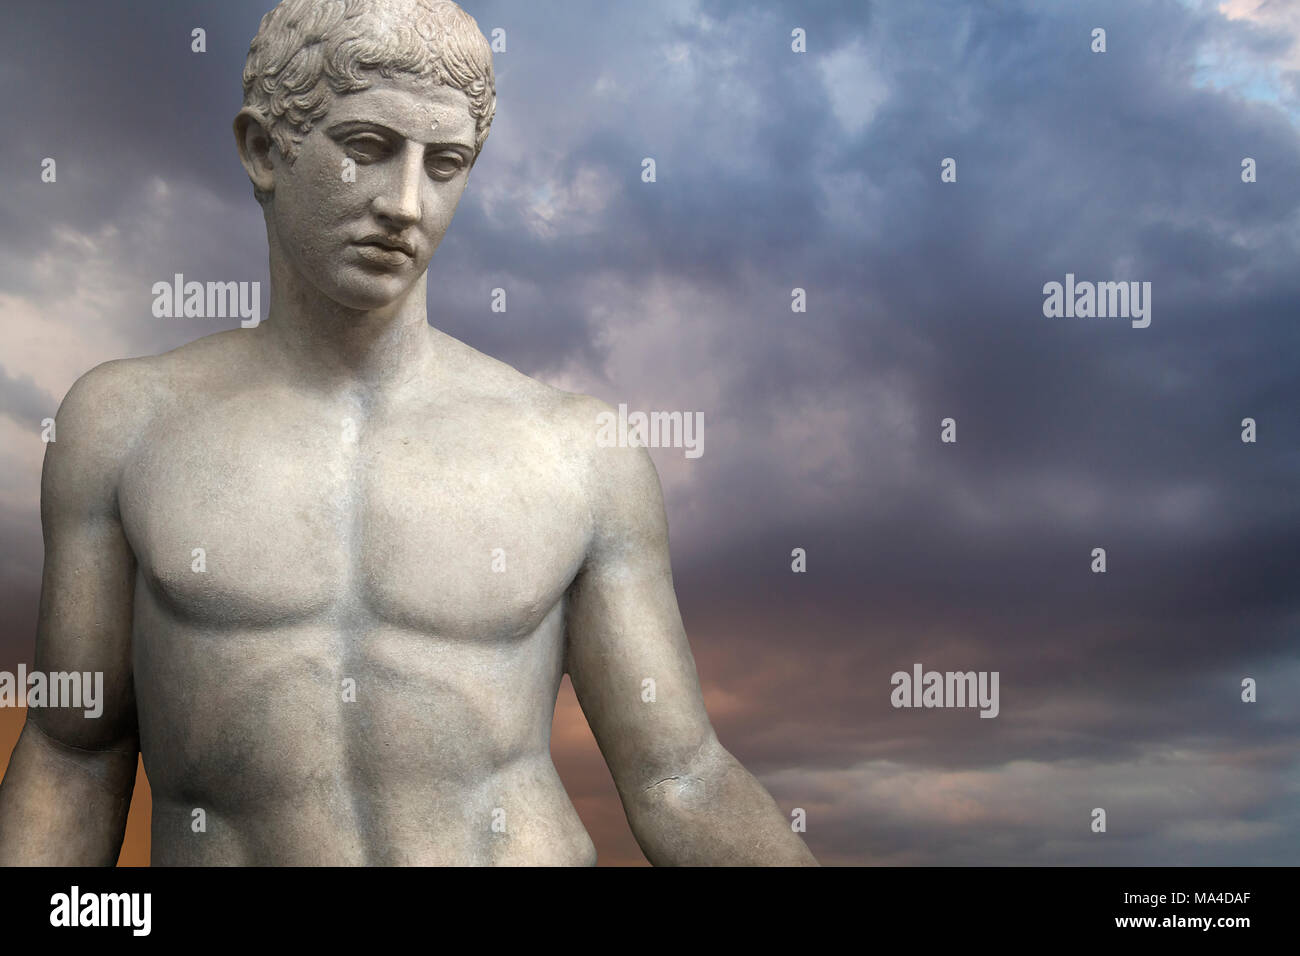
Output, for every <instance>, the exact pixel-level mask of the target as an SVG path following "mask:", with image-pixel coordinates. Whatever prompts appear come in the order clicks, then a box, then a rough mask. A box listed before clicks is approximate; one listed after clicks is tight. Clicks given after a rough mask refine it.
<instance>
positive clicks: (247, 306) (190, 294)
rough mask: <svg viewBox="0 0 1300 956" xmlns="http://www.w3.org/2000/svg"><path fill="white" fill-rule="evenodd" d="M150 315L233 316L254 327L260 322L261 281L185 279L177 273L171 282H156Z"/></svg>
mask: <svg viewBox="0 0 1300 956" xmlns="http://www.w3.org/2000/svg"><path fill="white" fill-rule="evenodd" d="M150 291H151V292H153V297H154V298H153V314H154V318H157V319H232V318H234V317H235V316H238V317H239V319H240V322H239V324H240V326H242V327H243V328H245V329H255V328H257V325H258V323H259V322H261V321H262V283H260V282H206V283H204V282H186V281H185V276H184V275H183V274H182V273H179V272H178V273H176V274H175V275H174V276H173V277H172V281H171V282H155V283H154V284H153V288H152V289H151V290H150Z"/></svg>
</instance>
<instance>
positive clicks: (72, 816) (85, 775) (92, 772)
mask: <svg viewBox="0 0 1300 956" xmlns="http://www.w3.org/2000/svg"><path fill="white" fill-rule="evenodd" d="M136 762H137V756H136V754H134V753H128V752H125V751H92V750H78V749H77V748H74V747H69V746H68V745H66V744H62V743H60V742H58V741H56V740H54V739H52V738H50V737H47V736H46V735H45V734H44V733H43V732H42V731H41V729H40V728H39V727H37V726H36V724H35V723H34V722H33V721H32V720H31V718H30V717H29V718H28V720H27V723H26V724H25V725H24V727H23V732H22V735H21V736H20V737H19V738H18V743H17V744H16V745H15V746H14V750H13V755H12V756H11V757H10V759H9V767H8V769H7V770H6V771H5V775H4V779H3V781H0V865H3V866H113V865H115V864H116V863H117V857H118V853H119V852H120V850H121V847H122V837H123V834H124V833H125V831H126V817H127V812H128V810H129V809H130V804H131V792H132V790H133V788H134V785H135V769H136Z"/></svg>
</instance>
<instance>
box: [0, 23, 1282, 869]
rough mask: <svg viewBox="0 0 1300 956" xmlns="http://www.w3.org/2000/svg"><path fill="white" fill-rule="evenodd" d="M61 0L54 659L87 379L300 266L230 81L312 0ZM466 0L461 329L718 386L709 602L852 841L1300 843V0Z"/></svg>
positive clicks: (1001, 860)
mask: <svg viewBox="0 0 1300 956" xmlns="http://www.w3.org/2000/svg"><path fill="white" fill-rule="evenodd" d="M28 6H29V9H28V10H26V11H19V10H18V8H17V7H13V6H11V7H10V8H9V9H8V10H7V12H6V14H5V15H4V21H5V22H4V29H3V30H0V77H2V78H3V83H4V88H5V90H6V94H7V95H6V97H5V102H4V107H3V109H4V112H5V114H6V123H5V126H6V129H7V130H8V132H9V135H7V136H6V137H4V138H3V139H2V140H0V169H3V171H4V174H5V176H4V189H3V190H0V243H2V244H3V245H2V246H0V541H2V543H3V550H2V552H0V668H8V669H12V668H13V667H14V666H15V665H16V663H17V662H18V661H20V660H25V661H27V662H28V663H30V661H31V655H32V646H33V637H34V629H35V618H36V608H37V601H38V596H39V585H40V571H41V561H42V547H41V537H40V523H39V513H38V502H39V478H40V467H41V459H42V455H43V451H44V446H43V445H42V443H41V439H40V424H39V423H40V420H41V419H43V418H45V417H47V416H51V415H53V413H54V411H55V409H56V408H57V407H58V403H59V400H60V399H61V398H62V396H63V395H64V394H65V392H66V391H67V389H68V387H69V386H70V385H71V384H72V383H73V381H75V379H76V378H77V377H78V376H79V375H81V374H82V373H84V372H85V371H86V370H88V369H90V368H91V367H93V366H95V365H96V364H98V363H100V362H103V361H106V360H108V359H113V358H121V357H125V356H136V355H146V354H154V353H158V352H162V351H166V350H168V349H171V348H174V347H176V346H179V345H181V344H183V343H185V342H188V341H191V340H192V339H194V338H197V337H199V336H202V335H206V334H210V333H212V332H216V331H220V330H221V329H223V328H229V327H233V326H234V325H235V321H233V320H211V319H188V320H184V319H180V320H177V319H157V318H154V316H153V315H152V311H151V308H150V306H151V303H152V293H151V287H152V285H153V283H154V282H157V281H159V280H167V279H169V278H170V277H171V276H172V275H173V274H174V273H177V272H180V273H184V274H186V275H187V276H203V277H210V278H220V279H226V280H236V279H247V280H260V281H262V282H264V283H265V282H266V281H267V268H266V261H265V257H266V249H265V232H264V228H263V225H262V220H261V214H260V210H259V209H258V207H257V205H256V203H255V202H254V201H253V199H252V196H251V188H250V186H249V183H248V180H247V177H246V176H245V174H244V172H243V170H242V169H241V167H240V166H239V163H238V161H237V158H236V154H235V150H234V145H233V137H232V135H231V132H230V121H231V119H232V118H233V116H234V114H235V112H236V111H237V110H238V108H239V104H240V99H241V90H240V71H241V69H242V65H243V60H244V56H245V54H246V53H247V49H248V43H249V40H250V39H251V38H252V36H253V34H254V33H255V32H256V29H257V25H258V22H259V19H260V17H261V15H262V13H264V12H265V10H266V9H267V8H268V6H269V3H268V0H220V2H217V0H208V2H198V0H166V2H163V0H155V2H151V3H146V2H131V3H127V2H124V0H93V2H91V0H85V2H72V0H44V2H41V3H35V2H32V3H30V4H29V5H28ZM463 6H464V7H465V9H466V10H467V11H468V12H469V13H470V14H472V15H473V16H474V17H475V18H476V19H477V21H478V23H479V26H480V28H482V30H483V31H484V32H485V33H490V32H491V31H492V30H494V29H497V28H500V29H503V30H504V31H505V36H506V40H507V50H506V51H505V52H503V53H498V54H497V55H496V59H495V65H496V71H497V96H498V104H497V114H496V121H495V123H494V124H493V126H492V131H491V135H490V136H489V138H488V141H487V145H486V147H485V149H484V152H483V154H482V156H481V158H480V159H479V161H478V164H477V166H476V167H475V170H474V173H473V176H472V177H471V180H470V184H469V188H468V190H467V192H466V194H465V197H464V199H463V200H462V202H461V205H460V209H459V212H458V213H457V216H456V219H455V221H454V223H453V225H452V228H451V231H450V232H449V234H448V236H447V238H446V240H445V241H444V242H443V243H442V245H441V247H440V248H439V251H438V253H437V255H436V256H435V258H434V260H433V265H432V268H431V270H430V276H429V288H430V301H431V306H430V321H431V322H432V323H433V324H434V325H436V326H437V327H439V328H441V329H443V330H444V331H446V332H448V333H450V334H451V335H454V336H456V337H457V338H460V339H461V340H463V341H465V342H467V343H469V344H470V345H472V346H474V347H476V348H478V349H480V350H481V351H484V352H486V353H488V354H490V355H493V356H495V357H497V358H500V359H502V360H504V361H506V362H509V363H510V364H512V365H514V366H515V367H516V368H518V369H520V370H521V371H524V372H526V373H528V374H530V375H533V376H535V377H537V378H539V379H541V380H543V381H546V382H549V383H551V384H553V385H557V386H559V387H562V388H567V389H571V390H575V391H581V392H586V393H589V394H593V395H596V396H599V397H600V398H602V399H604V400H606V401H608V402H611V403H614V404H617V403H619V402H626V403H627V404H628V405H629V406H630V407H632V408H650V409H656V408H657V409H685V410H699V411H702V412H703V414H704V419H705V433H704V439H705V441H704V454H703V455H702V456H701V457H699V458H696V459H686V458H685V457H684V456H683V454H682V452H681V451H680V450H672V449H660V450H656V451H655V453H654V454H655V460H656V463H657V464H658V466H659V471H660V475H661V478H662V481H663V484H664V488H665V493H666V499H667V508H668V518H669V524H670V528H671V533H672V549H673V566H674V576H675V581H676V587H677V595H678V599H679V601H680V604H681V608H682V613H683V617H684V620H685V623H686V627H687V631H688V633H689V634H690V637H691V643H692V647H693V649H694V652H695V655H696V660H697V663H698V666H699V670H700V677H701V681H702V683H703V686H704V688H705V694H706V700H707V702H708V704H709V709H710V713H711V714H712V716H713V720H714V724H715V726H716V728H717V730H718V734H719V737H720V739H721V740H722V742H723V744H724V745H726V746H727V747H728V749H730V750H731V751H732V752H733V753H734V754H735V755H736V756H737V757H738V758H740V760H741V761H742V762H743V763H744V764H745V765H746V766H747V767H748V768H749V769H750V770H751V771H753V772H754V773H755V774H756V775H757V776H758V777H759V778H760V779H761V780H762V781H763V782H764V783H765V784H766V785H767V786H768V788H769V789H770V790H771V792H772V794H773V796H774V797H775V798H776V800H777V802H778V803H779V804H780V805H781V806H782V808H783V809H784V810H785V811H786V812H790V811H791V810H792V809H793V808H796V807H802V808H804V809H805V810H806V811H807V815H808V831H807V835H806V838H807V841H808V843H809V845H810V847H811V848H812V849H813V851H814V852H815V853H816V854H817V855H818V857H819V858H820V859H821V860H822V861H823V862H826V863H841V864H954V865H964V864H1059V863H1068V864H1103V863H1114V864H1185V863H1187V864H1191V863H1210V864H1255V863H1270V864H1279V863H1295V862H1297V860H1300V766H1298V765H1297V752H1298V744H1300V589H1298V588H1297V586H1296V581H1297V568H1298V567H1300V560H1297V559H1298V558H1300V494H1297V485H1298V481H1297V479H1298V478H1300V454H1298V451H1297V450H1298V449H1300V421H1298V420H1297V418H1296V410H1297V408H1300V382H1297V377H1296V375H1295V372H1294V370H1295V368H1296V362H1297V349H1298V348H1300V333H1298V332H1297V326H1296V320H1297V317H1298V316H1300V310H1298V309H1297V306H1298V305H1300V268H1297V262H1298V261H1300V177H1298V176H1297V169H1300V136H1298V131H1300V2H1292V0H1286V2H1283V0H1231V2H1226V3H1219V2H1200V0H1113V2H1091V0H1087V2H1077V3H1075V2H1072V3H1060V2H1054V0H1053V2H1049V0H1040V2H1028V0H1023V2H1022V0H985V2H978V3H974V2H958V0H952V2H948V0H924V2H921V0H917V2H911V0H892V2H878V3H871V2H864V0H844V2H839V3H832V2H795V0H789V2H785V3H781V2H764V3H761V4H757V3H751V2H731V0H657V2H655V3H652V4H630V3H629V4H611V3H607V2H595V0H589V2H573V0H562V2H556V3H546V4H539V3H534V2H531V0H530V2H522V0H498V2H488V0H481V2H480V0H467V2H465V3H464V4H463ZM196 26H201V27H203V28H204V29H205V30H206V33H207V52H206V53H203V54H196V53H193V52H191V49H190V31H191V29H193V28H194V27H196ZM1096 27H1102V28H1104V29H1105V30H1106V47H1107V49H1106V52H1105V53H1094V52H1092V51H1091V49H1090V46H1091V44H1092V31H1093V29H1094V28H1096ZM796 28H801V29H802V30H803V31H805V32H806V37H807V50H806V52H803V53H798V52H794V51H792V49H791V43H792V39H791V33H792V31H793V30H795V29H796ZM45 157H53V158H55V159H56V161H57V164H58V165H57V173H58V180H57V182H56V183H53V184H49V183H42V182H41V177H40V172H41V161H42V159H43V158H45ZM645 157H653V158H654V160H655V162H656V165H657V182H655V183H653V184H648V183H644V182H642V179H641V168H642V167H641V163H642V159H643V158H645ZM948 157H950V158H952V159H955V160H956V169H957V181H956V182H942V181H941V178H940V173H941V163H942V161H943V160H944V159H945V158H948ZM1246 157H1250V158H1252V159H1253V160H1254V161H1255V164H1256V169H1257V178H1258V181H1257V182H1255V183H1243V182H1242V160H1243V159H1244V158H1246ZM1067 273H1072V274H1074V275H1075V276H1076V277H1077V278H1078V279H1080V280H1091V281H1101V280H1126V281H1127V280H1135V281H1145V282H1150V283H1151V288H1152V299H1151V306H1152V311H1151V324H1150V326H1149V327H1148V328H1145V329H1139V328H1133V327H1132V326H1131V324H1130V322H1128V321H1127V320H1124V319H1095V318H1094V319H1086V318H1047V317H1045V316H1044V314H1043V298H1044V296H1043V286H1044V284H1045V283H1047V282H1051V281H1058V282H1061V281H1064V278H1065V276H1066V274H1067ZM496 287H503V288H506V289H507V290H508V294H509V311H508V312H507V313H504V314H503V313H496V312H492V311H491V310H490V308H489V305H490V294H491V290H492V289H493V288H496ZM795 288H801V289H804V290H806V295H807V311H806V312H792V310H791V290H792V289H795ZM1245 417H1250V418H1253V419H1255V420H1256V422H1257V423H1258V441H1257V442H1256V443H1254V444H1246V443H1243V442H1242V440H1241V420H1242V419H1243V418H1245ZM945 418H952V419H954V420H955V421H956V423H957V424H956V428H957V441H956V443H944V442H941V441H940V422H941V420H943V419H945ZM1096 547H1104V548H1105V549H1106V555H1107V571H1106V573H1105V574H1094V573H1093V572H1092V571H1091V569H1090V565H1091V562H1092V556H1091V552H1092V549H1093V548H1096ZM793 548H804V549H806V552H807V555H808V561H807V572H806V573H803V574H796V573H792V571H791V566H790V565H791V558H790V554H791V550H792V549H793ZM917 662H920V663H922V664H924V665H925V667H926V668H927V669H930V668H933V669H937V670H985V671H997V672H998V673H999V675H1000V696H1001V701H1000V704H1001V710H1000V714H999V715H998V717H997V718H996V719H991V720H989V719H980V718H979V717H978V715H977V713H976V712H975V711H973V710H939V709H933V710H924V709H922V710H913V709H895V708H893V707H891V704H890V692H891V690H892V687H891V684H890V676H891V674H893V673H894V672H895V671H898V670H906V671H910V670H911V668H912V665H913V664H914V663H917ZM1245 677H1253V678H1255V679H1256V680H1257V681H1258V688H1259V689H1258V695H1259V699H1258V702H1257V703H1253V704H1247V703H1243V702H1242V701H1241V699H1240V695H1241V682H1242V679H1243V678H1245ZM19 720H20V715H19V714H17V713H15V712H14V711H7V712H0V721H2V722H0V730H2V731H3V733H4V737H3V739H2V740H0V759H2V758H3V756H4V754H5V753H7V752H8V750H9V748H10V747H11V746H12V741H13V739H14V737H15V736H16V733H17V730H18V726H19ZM553 752H554V755H555V760H556V764H557V766H558V767H559V769H560V772H561V775H562V777H563V778H564V780H565V783H566V786H567V787H568V788H569V791H570V793H571V795H572V797H573V799H574V802H575V804H576V805H577V807H578V809H579V812H580V814H581V816H582V817H583V820H584V821H585V823H586V824H587V827H588V829H589V830H590V832H591V833H592V836H593V838H594V839H595V842H596V845H597V848H598V850H599V852H600V859H601V862H602V863H605V864H618V863H637V862H644V859H643V858H642V856H641V854H640V852H639V850H638V849H637V847H636V844H635V841H634V840H633V839H632V837H631V834H630V832H629V831H628V828H627V825H626V823H625V822H624V820H623V817H622V812H621V808H620V806H619V804H618V801H617V798H616V796H615V793H614V789H613V786H612V783H611V782H610V779H609V775H608V771H607V770H606V769H605V767H604V764H603V762H602V761H601V758H600V755H599V752H598V751H597V750H596V748H595V744H594V742H593V741H592V738H591V735H590V732H589V731H588V730H587V728H586V724H585V722H584V721H583V719H582V716H581V711H580V710H579V709H578V707H577V704H576V701H575V700H574V698H573V694H572V691H571V690H570V689H569V685H568V682H567V680H566V682H565V684H564V688H563V691H562V694H561V697H560V701H559V704H558V708H557V715H556V722H555V730H554V741H553ZM140 796H141V799H140V800H139V801H138V802H137V803H138V806H137V813H136V817H135V818H134V819H133V823H132V830H131V837H130V839H129V841H128V843H129V845H128V853H127V854H126V858H127V859H130V860H134V861H139V860H141V859H147V848H146V844H145V842H143V834H144V829H145V824H144V818H143V816H142V814H147V807H148V804H147V795H146V794H144V793H141V794H140ZM1094 807H1104V808H1105V809H1106V811H1107V815H1108V816H1107V824H1108V826H1107V832H1106V833H1105V834H1096V833H1093V832H1091V830H1090V823H1091V819H1092V818H1091V810H1092V808H1094Z"/></svg>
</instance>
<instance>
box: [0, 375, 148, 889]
mask: <svg viewBox="0 0 1300 956" xmlns="http://www.w3.org/2000/svg"><path fill="white" fill-rule="evenodd" d="M123 364H124V363H117V362H114V363H108V365H104V366H100V367H99V368H97V369H94V370H92V371H91V372H89V373H88V374H87V375H85V376H83V377H82V378H81V379H80V380H79V381H78V382H77V383H76V384H75V385H74V386H73V388H72V390H71V391H69V393H68V396H67V397H66V398H65V399H64V401H63V404H62V406H61V407H60V409H59V413H58V416H57V418H56V419H55V429H56V431H55V441H53V442H51V443H50V444H49V445H47V447H46V453H45V466H44V469H43V472H42V477H41V524H42V527H43V529H44V539H45V567H44V573H43V578H42V583H41V601H40V611H39V616H38V620H37V633H36V660H35V670H36V671H39V672H43V673H46V674H49V673H52V672H59V671H62V672H70V671H79V672H85V671H90V672H92V673H93V672H102V674H103V685H102V696H103V701H102V705H103V712H102V714H101V715H100V716H98V717H90V716H86V708H84V707H83V708H76V707H68V708H31V709H29V710H28V712H27V720H26V724H25V725H24V727H23V731H22V734H21V736H20V737H19V739H18V743H17V744H16V745H15V747H14V750H13V753H12V755H11V756H10V759H9V766H8V768H7V769H6V771H5V773H4V778H3V781H0V864H5V865H103V866H112V865H113V864H115V863H116V862H117V856H118V853H119V851H120V849H121V845H122V837H123V834H124V832H125V829H126V817H127V811H128V809H129V806H130V801H131V793H132V790H133V787H134V784H135V770H136V763H137V753H138V750H139V747H138V737H137V732H136V720H135V698H134V693H133V690H132V676H131V610H132V597H133V594H132V588H133V582H134V578H135V559H134V556H133V555H132V553H131V549H130V546H129V545H128V544H127V541H126V537H125V535H124V534H123V531H122V526H121V521H120V518H119V516H118V511H117V495H116V487H117V472H118V468H119V463H120V460H121V453H122V448H123V443H122V441H121V436H119V435H118V434H115V432H116V431H117V430H118V429H119V428H120V427H121V426H120V425H119V424H118V422H119V421H120V420H121V419H125V418H126V417H127V415H128V409H130V408H131V407H132V400H133V399H134V401H135V402H136V403H138V397H135V396H130V395H129V394H127V392H126V390H125V389H124V388H123V385H124V382H123V381H122V379H123V373H122V371H121V366H122V365H123ZM18 690H19V694H20V695H22V696H23V699H24V700H25V693H26V688H25V687H22V688H19V689H18ZM83 703H85V702H84V701H83Z"/></svg>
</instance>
